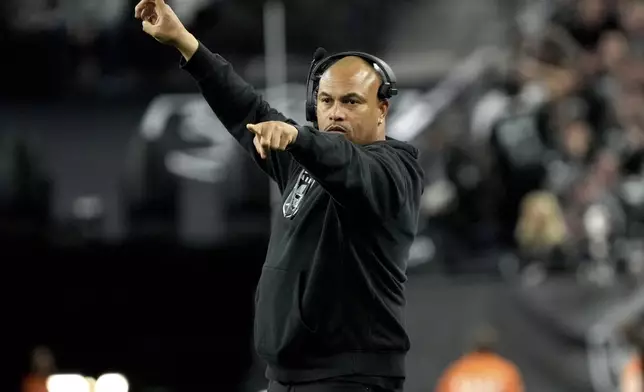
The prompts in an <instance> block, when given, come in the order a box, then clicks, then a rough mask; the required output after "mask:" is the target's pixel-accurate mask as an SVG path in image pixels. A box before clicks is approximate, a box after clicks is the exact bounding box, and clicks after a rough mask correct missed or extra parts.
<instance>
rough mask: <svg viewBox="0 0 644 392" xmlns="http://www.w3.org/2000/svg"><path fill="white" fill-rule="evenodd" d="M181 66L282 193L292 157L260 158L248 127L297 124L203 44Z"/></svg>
mask: <svg viewBox="0 0 644 392" xmlns="http://www.w3.org/2000/svg"><path fill="white" fill-rule="evenodd" d="M180 65H181V68H182V69H184V70H185V71H187V72H188V73H189V74H190V75H191V76H192V78H193V79H194V80H195V81H196V82H197V85H198V86H199V90H200V91H201V93H202V95H203V96H204V98H205V99H206V102H208V105H209V106H210V108H211V109H212V110H213V112H214V113H215V115H216V116H217V118H219V120H220V121H221V122H222V124H223V125H224V126H225V127H226V129H227V130H228V132H229V133H230V134H231V135H232V136H233V137H234V138H235V139H237V141H238V142H239V144H240V145H241V146H242V147H243V148H244V149H245V150H246V151H247V152H248V153H249V154H250V155H251V157H252V158H253V160H255V162H256V163H257V164H258V165H259V166H260V167H261V169H262V170H263V171H264V172H265V173H266V174H268V175H269V176H270V177H271V178H272V179H273V180H275V181H276V182H277V184H278V186H279V188H280V190H281V191H283V190H284V188H285V187H286V184H287V182H288V177H289V174H290V172H291V164H292V158H291V156H290V155H289V154H288V153H286V152H283V151H282V152H278V151H271V152H270V154H269V156H268V157H267V159H265V160H264V159H261V157H260V156H259V154H258V153H257V151H256V150H255V146H254V145H253V137H254V135H253V133H251V132H250V131H248V130H247V129H246V124H248V123H253V124H256V123H260V122H264V121H283V122H287V123H289V124H292V125H296V124H295V122H294V121H292V120H290V119H288V118H286V117H285V116H284V115H283V114H282V113H280V112H278V111H277V110H275V109H273V108H271V107H270V106H269V104H268V102H266V101H265V100H264V99H263V98H262V97H261V96H260V95H259V94H258V93H257V92H256V91H255V90H254V89H253V87H252V86H251V85H250V84H248V83H247V82H246V81H245V80H244V79H242V78H241V77H240V76H239V75H238V74H237V73H236V72H235V71H234V70H233V67H232V65H231V64H230V63H228V62H227V61H226V60H225V59H224V58H223V57H221V56H219V55H217V54H213V53H212V52H211V51H210V50H208V48H206V47H205V46H204V45H203V44H202V43H199V48H198V49H197V52H196V53H195V54H194V55H193V56H192V58H191V59H190V61H187V62H186V61H185V59H183V58H182V59H181V64H180Z"/></svg>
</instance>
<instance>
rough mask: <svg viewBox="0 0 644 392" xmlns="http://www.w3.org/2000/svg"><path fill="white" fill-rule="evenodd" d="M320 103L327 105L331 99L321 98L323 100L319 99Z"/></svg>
mask: <svg viewBox="0 0 644 392" xmlns="http://www.w3.org/2000/svg"><path fill="white" fill-rule="evenodd" d="M320 102H322V103H329V102H331V99H330V98H329V97H323V98H320Z"/></svg>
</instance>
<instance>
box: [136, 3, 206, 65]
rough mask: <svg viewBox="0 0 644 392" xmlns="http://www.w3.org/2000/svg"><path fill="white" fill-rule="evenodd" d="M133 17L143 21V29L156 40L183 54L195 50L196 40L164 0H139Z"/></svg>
mask: <svg viewBox="0 0 644 392" xmlns="http://www.w3.org/2000/svg"><path fill="white" fill-rule="evenodd" d="M134 17H135V18H137V19H141V20H142V21H143V31H145V32H146V33H148V34H149V35H151V36H152V37H154V39H156V40H157V41H159V42H161V43H163V44H167V45H172V46H175V47H176V48H177V49H179V50H180V51H181V52H182V53H184V52H187V53H184V55H185V54H188V55H192V54H193V53H194V52H195V51H196V50H197V47H196V46H198V42H197V40H196V39H195V38H194V37H193V36H192V35H191V34H190V33H189V32H188V30H186V28H185V26H184V25H183V23H181V21H180V20H179V18H178V17H177V15H176V14H175V13H174V11H173V10H172V8H170V6H169V5H167V4H166V3H165V1H164V0H141V1H140V2H139V4H137V5H136V7H135V8H134ZM190 52H192V53H190Z"/></svg>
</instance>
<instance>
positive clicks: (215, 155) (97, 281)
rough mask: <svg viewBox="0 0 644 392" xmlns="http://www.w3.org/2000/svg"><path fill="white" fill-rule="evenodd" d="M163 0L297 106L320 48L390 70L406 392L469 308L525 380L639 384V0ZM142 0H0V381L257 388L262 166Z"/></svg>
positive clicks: (455, 349) (437, 363)
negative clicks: (414, 166)
mask: <svg viewBox="0 0 644 392" xmlns="http://www.w3.org/2000/svg"><path fill="white" fill-rule="evenodd" d="M168 3H169V4H170V5H171V6H172V7H173V8H174V10H175V11H176V12H177V14H178V15H179V16H180V18H181V19H182V21H183V22H184V23H185V24H186V25H187V26H188V27H189V29H190V30H191V31H192V32H193V33H194V34H195V35H196V36H197V37H198V38H199V39H200V40H201V41H202V42H203V43H205V44H206V45H207V46H208V47H209V48H210V49H211V50H213V51H216V52H218V53H220V54H222V55H223V56H224V57H226V58H227V59H228V60H230V61H231V62H232V63H233V65H234V66H235V69H236V70H237V72H238V73H240V74H241V75H242V76H243V77H244V78H246V79H247V80H248V81H249V82H251V83H252V84H254V85H255V86H256V87H257V88H258V89H259V90H261V91H262V94H263V95H264V96H265V98H266V99H267V100H268V101H269V102H270V103H271V104H272V105H273V106H274V107H276V108H278V109H280V110H282V111H283V112H285V113H286V114H287V115H288V116H289V117H292V118H294V119H296V120H297V121H300V122H303V121H304V101H305V92H304V91H305V88H304V83H305V80H306V74H307V71H308V67H309V64H310V61H311V57H312V54H313V52H314V50H315V49H316V48H317V47H318V46H323V47H325V48H326V49H327V50H329V51H330V52H339V51H344V50H361V51H366V52H370V53H372V54H374V55H376V56H379V57H381V58H383V59H384V60H385V61H387V62H388V63H389V64H390V65H391V66H392V68H393V69H394V71H395V72H396V74H397V77H398V82H399V83H398V85H399V88H400V90H401V93H400V95H399V96H398V97H397V98H396V99H394V100H393V102H392V105H393V106H392V110H391V114H390V118H389V121H388V126H389V129H388V132H389V134H390V136H392V137H395V138H399V139H402V140H405V141H408V142H410V143H412V144H414V145H415V146H416V147H418V148H419V149H420V150H421V152H422V162H423V165H424V168H425V171H426V189H425V192H424V196H423V203H422V205H423V210H422V216H421V223H420V232H419V236H418V238H417V241H416V243H415V244H414V246H413V248H412V249H411V252H410V255H409V271H408V272H409V281H408V285H407V295H408V308H407V325H408V329H409V333H410V335H411V339H412V350H411V352H410V354H409V356H408V360H407V363H408V381H407V386H406V391H409V392H421V391H430V390H434V388H435V386H436V385H437V383H438V382H439V380H440V379H441V375H442V374H443V373H444V372H445V371H446V369H448V367H449V366H450V364H451V363H452V362H453V361H455V360H457V359H458V358H461V357H462V356H464V355H465V356H467V355H468V354H471V353H473V352H474V351H476V347H477V344H479V345H480V343H481V342H480V341H479V338H477V336H479V337H480V335H481V333H480V332H481V330H482V329H483V330H487V331H489V330H493V331H494V334H493V335H494V336H495V339H494V345H493V348H492V350H493V351H494V352H495V353H497V354H498V355H499V356H500V357H502V358H504V359H505V360H506V361H508V362H509V363H511V364H513V365H514V366H515V367H516V369H517V370H518V372H519V373H520V376H521V378H522V380H523V382H524V384H525V386H526V390H527V391H539V392H543V391H548V392H558V391H562V392H574V391H598V392H599V391H602V392H603V391H606V392H611V391H636V390H637V391H641V390H642V389H641V386H640V387H637V385H638V382H640V380H641V366H639V363H640V362H639V361H638V359H637V358H638V356H639V355H640V354H639V353H640V352H641V351H640V347H642V344H641V342H642V339H637V338H634V336H638V333H635V332H637V331H639V329H640V328H641V326H640V319H641V316H642V315H643V314H644V290H643V287H642V282H643V279H642V278H644V110H642V108H644V3H643V2H641V1H640V0H459V1H450V0H404V1H403V0H399V1H397V2H392V1H384V0H369V1H366V0H342V1H340V0H324V1H322V0H304V1H303V0H299V1H293V0H282V1H277V0H275V1H268V2H263V1H259V0H236V1H232V0H168ZM135 4H136V2H135V1H131V0H109V1H105V0H102V1H97V0H3V1H2V2H0V49H1V51H2V53H3V56H2V61H1V65H0V67H2V72H0V86H1V87H0V242H1V243H2V245H3V247H2V249H4V251H3V253H2V254H3V255H4V256H2V257H0V259H1V260H2V261H3V263H2V267H3V268H4V271H5V272H4V273H3V274H2V278H3V279H2V281H3V284H2V285H0V287H2V288H1V289H0V290H2V291H4V295H3V298H4V301H3V306H2V317H1V320H2V321H3V323H2V324H3V325H4V327H5V328H6V331H7V332H6V333H5V334H3V336H4V340H5V342H4V344H3V345H2V348H3V349H2V351H1V354H0V356H4V357H5V358H6V361H3V363H4V364H3V365H2V366H3V367H5V368H4V369H2V373H3V374H7V375H9V377H7V378H4V377H3V382H7V385H6V387H5V388H4V390H7V391H10V390H15V391H23V392H42V391H46V390H47V389H46V388H47V387H46V381H45V380H47V379H48V377H49V376H51V375H60V374H66V375H69V374H75V375H79V376H78V377H76V378H74V377H73V376H54V377H53V378H49V380H50V385H49V392H60V391H61V390H62V391H66V392H75V391H87V390H89V389H88V387H87V385H89V384H92V385H94V390H95V391H97V392H99V391H102V392H105V391H110V392H120V391H125V390H126V389H123V387H124V386H125V380H127V384H128V385H129V390H130V391H137V392H138V391H142V392H174V391H181V392H183V391H192V390H213V391H214V390H217V391H240V392H246V391H248V392H257V391H260V390H263V389H265V387H266V380H265V379H264V377H263V370H264V368H263V364H262V363H261V361H260V360H259V359H258V358H256V356H255V355H254V353H253V349H252V338H251V335H252V317H253V298H254V290H255V285H256V283H257V279H258V278H259V273H260V270H261V265H262V262H263V258H264V255H265V250H266V245H267V241H268V237H269V235H270V228H269V225H270V220H271V211H272V209H273V208H274V207H275V200H278V199H276V197H277V195H276V193H275V189H274V188H273V187H272V186H271V184H269V182H268V180H267V179H266V178H265V177H264V176H263V175H262V174H261V173H260V172H259V170H258V169H257V168H256V167H255V166H254V164H253V163H252V162H251V160H250V159H249V158H247V157H246V156H245V155H244V153H243V152H242V151H241V149H240V148H239V147H238V146H237V145H236V144H235V143H234V141H233V139H232V138H231V137H230V136H229V135H228V134H227V133H226V131H225V129H224V128H223V126H222V125H221V123H219V121H218V120H217V118H216V117H215V116H214V115H213V114H212V112H211V111H210V110H209V108H208V106H207V105H206V104H205V103H204V101H203V100H202V98H201V96H200V95H199V94H198V92H197V90H196V86H195V84H194V82H193V81H192V80H191V79H190V78H189V77H188V76H187V74H185V73H183V72H182V71H180V70H179V65H178V64H179V54H178V53H176V51H174V50H172V49H171V48H168V47H164V46H162V45H160V44H158V43H156V42H155V41H154V40H153V39H151V38H149V37H148V36H146V35H145V34H144V33H143V32H142V31H141V28H140V22H139V21H137V20H135V19H134V18H133V13H134V11H133V10H134V6H135ZM633 331H635V332H633ZM486 336H488V337H489V336H490V334H487V335H486ZM487 342H488V343H489V339H488V340H487ZM633 369H634V370H633ZM106 374H107V376H104V377H102V378H101V377H100V376H101V375H106ZM118 375H121V376H118ZM81 376H82V377H81ZM83 377H85V378H83ZM87 378H89V379H90V381H91V382H90V383H89V384H88V382H87V381H86V380H87ZM52 380H53V381H52ZM634 385H635V386H634ZM633 386H634V387H633ZM629 387H631V388H634V389H628V388H629ZM83 388H85V389H83ZM638 388H639V389H638ZM470 390H471V389H470ZM470 390H468V391H470ZM475 390H480V389H475Z"/></svg>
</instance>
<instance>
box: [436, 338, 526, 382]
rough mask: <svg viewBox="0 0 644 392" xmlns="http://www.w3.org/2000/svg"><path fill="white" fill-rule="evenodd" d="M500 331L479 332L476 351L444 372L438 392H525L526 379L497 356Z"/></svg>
mask: <svg viewBox="0 0 644 392" xmlns="http://www.w3.org/2000/svg"><path fill="white" fill-rule="evenodd" d="M496 340H497V338H496V331H494V330H493V329H492V328H491V327H485V328H483V329H481V330H479V331H478V333H477V337H476V344H475V348H474V350H473V351H472V352H470V353H468V354H465V355H464V356H462V357H461V358H459V359H458V360H456V361H455V362H453V363H452V364H451V365H450V366H449V367H448V368H447V369H446V370H445V372H444V373H443V376H442V377H441V379H440V381H439V383H438V385H437V387H436V392H523V390H524V387H523V379H522V377H521V373H520V371H519V369H518V368H517V367H516V365H514V364H513V363H512V362H511V361H509V360H507V359H505V358H503V357H502V356H500V355H499V354H497V353H495V350H494V347H495V346H496Z"/></svg>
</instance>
